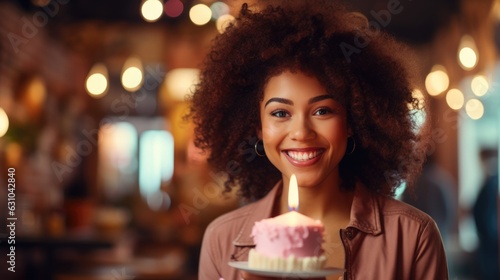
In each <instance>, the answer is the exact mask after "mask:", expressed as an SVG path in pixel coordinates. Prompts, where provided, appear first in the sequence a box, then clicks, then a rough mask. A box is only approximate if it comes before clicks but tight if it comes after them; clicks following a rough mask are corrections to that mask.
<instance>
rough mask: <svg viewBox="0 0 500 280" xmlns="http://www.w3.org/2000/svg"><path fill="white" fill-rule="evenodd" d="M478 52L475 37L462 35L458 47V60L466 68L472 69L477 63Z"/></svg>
mask: <svg viewBox="0 0 500 280" xmlns="http://www.w3.org/2000/svg"><path fill="white" fill-rule="evenodd" d="M477 61H478V53H477V48H476V43H475V42H474V38H472V37H471V36H469V35H464V36H462V39H461V40H460V45H459V47H458V62H459V64H460V66H461V67H462V68H463V69H464V70H471V69H473V68H474V67H475V66H476V65H477Z"/></svg>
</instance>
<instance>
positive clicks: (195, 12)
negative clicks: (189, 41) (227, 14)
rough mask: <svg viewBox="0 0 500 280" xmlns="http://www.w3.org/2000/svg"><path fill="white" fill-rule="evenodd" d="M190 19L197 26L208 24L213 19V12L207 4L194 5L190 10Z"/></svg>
mask: <svg viewBox="0 0 500 280" xmlns="http://www.w3.org/2000/svg"><path fill="white" fill-rule="evenodd" d="M189 18H190V19H191V21H192V22H193V23H194V24H196V25H204V24H207V23H208V22H209V21H210V19H211V18H212V10H210V8H209V7H208V6H207V5H205V4H198V5H194V6H193V7H192V8H191V10H189Z"/></svg>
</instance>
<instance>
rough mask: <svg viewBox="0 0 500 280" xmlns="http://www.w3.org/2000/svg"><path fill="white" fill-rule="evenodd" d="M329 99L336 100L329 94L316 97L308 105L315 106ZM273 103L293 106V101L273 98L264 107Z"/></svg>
mask: <svg viewBox="0 0 500 280" xmlns="http://www.w3.org/2000/svg"><path fill="white" fill-rule="evenodd" d="M329 98H330V99H334V98H333V96H331V95H328V94H324V95H318V96H315V97H313V98H311V99H309V102H308V103H309V104H313V103H316V102H319V101H321V100H325V99H329ZM271 102H278V103H283V104H287V105H293V101H292V100H290V99H286V98H281V97H273V98H271V99H269V100H267V102H266V104H265V105H264V107H266V106H267V105H268V104H269V103H271Z"/></svg>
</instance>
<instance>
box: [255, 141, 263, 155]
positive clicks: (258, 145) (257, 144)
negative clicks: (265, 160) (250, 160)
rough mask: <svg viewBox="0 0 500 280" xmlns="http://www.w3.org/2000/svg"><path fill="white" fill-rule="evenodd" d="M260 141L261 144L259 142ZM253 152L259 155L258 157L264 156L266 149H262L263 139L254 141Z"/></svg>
mask: <svg viewBox="0 0 500 280" xmlns="http://www.w3.org/2000/svg"><path fill="white" fill-rule="evenodd" d="M259 143H261V144H259ZM254 148H255V153H256V154H257V155H258V156H259V157H265V156H266V151H265V150H264V141H262V139H259V140H257V142H255V146H254ZM259 149H260V150H262V151H263V152H259Z"/></svg>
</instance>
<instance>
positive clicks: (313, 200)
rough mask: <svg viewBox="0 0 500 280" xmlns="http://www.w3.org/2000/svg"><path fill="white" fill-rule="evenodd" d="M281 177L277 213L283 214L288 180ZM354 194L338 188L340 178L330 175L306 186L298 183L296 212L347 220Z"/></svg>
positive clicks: (286, 205)
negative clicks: (317, 182)
mask: <svg viewBox="0 0 500 280" xmlns="http://www.w3.org/2000/svg"><path fill="white" fill-rule="evenodd" d="M285 179H286V178H283V192H282V194H281V198H280V203H279V213H280V214H283V213H286V212H288V211H290V210H289V208H288V185H289V180H288V179H286V180H285ZM353 196H354V192H352V191H344V190H341V188H340V178H339V177H338V176H334V175H333V174H332V176H331V177H330V178H328V180H325V181H324V182H322V183H320V184H318V185H315V186H308V187H300V185H299V209H298V212H300V213H302V214H304V215H306V216H309V217H311V218H313V219H319V220H325V219H331V218H333V219H336V220H339V219H342V220H346V219H347V220H348V219H349V217H350V212H351V204H352V199H353Z"/></svg>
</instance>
